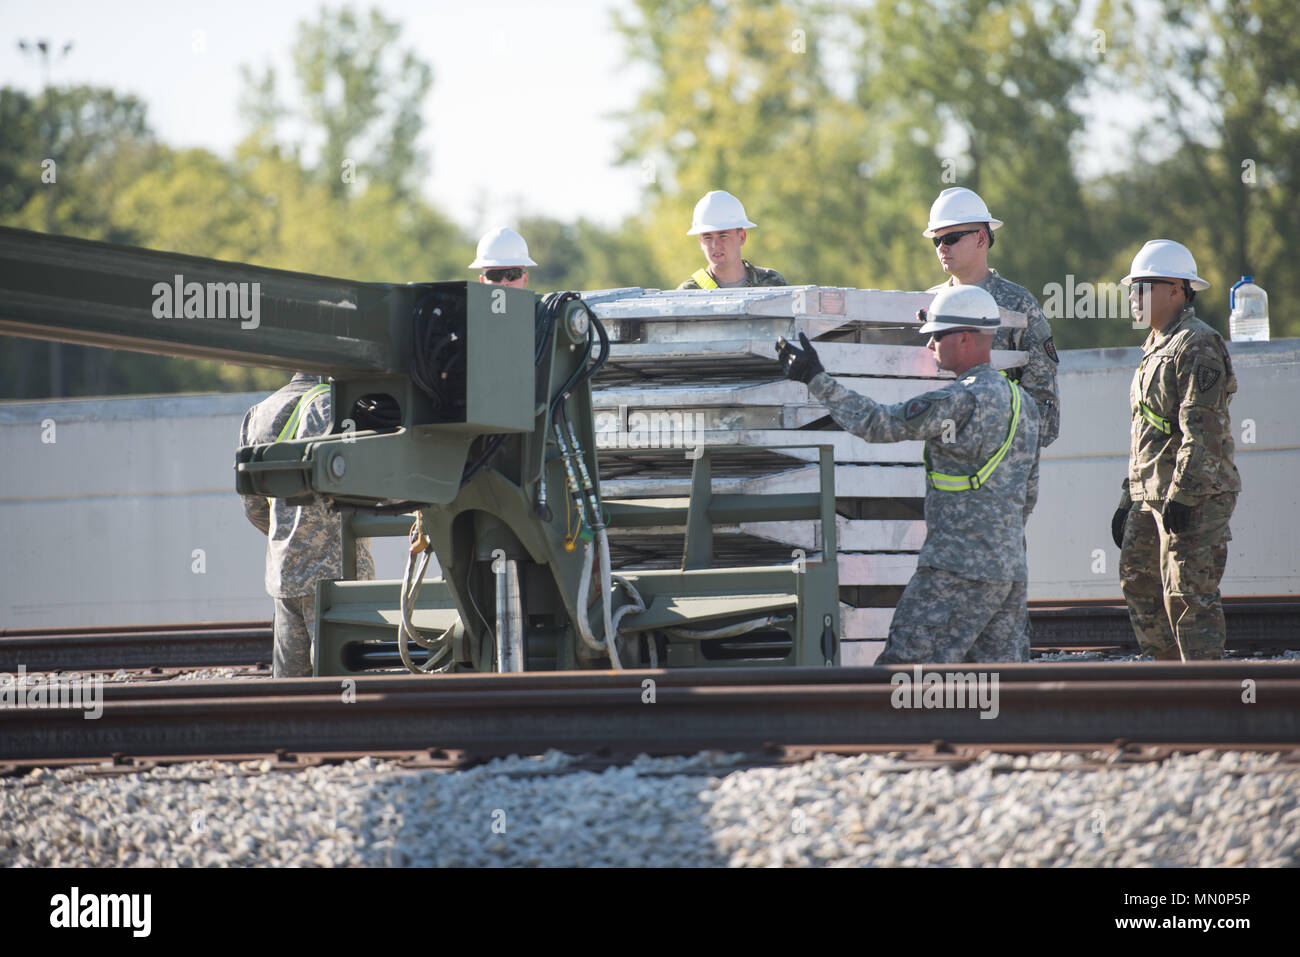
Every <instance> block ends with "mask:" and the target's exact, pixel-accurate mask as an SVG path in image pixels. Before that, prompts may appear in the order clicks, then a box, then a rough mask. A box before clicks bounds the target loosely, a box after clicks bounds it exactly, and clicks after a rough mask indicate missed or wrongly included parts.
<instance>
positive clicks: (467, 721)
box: [0, 661, 1300, 766]
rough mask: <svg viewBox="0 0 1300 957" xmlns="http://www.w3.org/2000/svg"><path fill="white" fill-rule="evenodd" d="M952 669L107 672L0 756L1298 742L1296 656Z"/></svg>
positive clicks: (22, 717) (24, 719)
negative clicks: (351, 675) (85, 696)
mask: <svg viewBox="0 0 1300 957" xmlns="http://www.w3.org/2000/svg"><path fill="white" fill-rule="evenodd" d="M956 667H957V666H951V668H950V669H944V668H942V667H939V666H935V667H928V668H925V669H916V668H909V667H906V666H894V667H890V668H833V669H810V668H801V669H796V668H744V669H739V668H737V669H718V670H716V671H715V670H698V669H696V670H681V671H625V672H609V671H601V672H578V673H574V672H563V673H559V672H552V673H543V674H516V675H462V676H453V677H436V678H431V677H413V676H396V677H388V676H375V677H362V678H357V679H336V678H299V679H288V680H267V681H257V682H252V681H220V682H207V683H198V682H173V683H153V684H104V685H103V687H102V700H101V702H100V704H101V705H102V713H101V714H100V715H99V717H97V718H93V719H88V717H87V713H86V712H83V711H81V710H73V709H54V708H48V707H8V708H0V765H10V766H20V765H22V766H29V765H33V764H51V763H85V762H104V761H109V762H115V763H116V764H118V765H123V764H127V763H135V762H141V761H145V762H147V761H157V760H170V761H176V760H182V759H193V758H199V757H205V756H207V757H212V756H221V757H223V758H230V757H240V756H247V757H263V756H265V755H267V754H279V755H280V756H281V757H282V758H283V759H284V760H285V761H290V760H292V759H293V758H294V756H297V755H299V754H315V755H347V756H354V755H357V754H386V753H404V754H408V755H410V754H415V753H421V752H422V753H424V754H426V755H429V756H430V758H431V759H435V758H436V756H437V755H439V754H447V753H454V752H464V753H467V754H469V755H473V756H475V757H476V758H482V757H491V756H495V755H506V754H537V753H542V752H544V751H547V750H550V749H559V750H562V751H567V752H571V753H588V752H601V751H607V752H608V751H618V752H627V753H634V754H635V753H642V752H644V753H648V754H656V755H657V754H688V753H695V752H698V751H701V750H721V751H727V752H733V751H734V752H758V751H762V750H763V749H765V748H771V747H778V748H781V747H784V748H794V747H801V748H805V749H817V748H825V749H829V750H836V749H843V748H846V747H847V748H876V749H880V750H893V749H902V748H915V747H917V746H927V745H928V746H930V747H931V748H932V749H936V750H938V749H939V747H941V748H951V747H961V748H966V749H971V748H997V747H1008V746H1016V747H1023V748H1031V749H1034V748H1036V749H1039V750H1055V749H1058V748H1061V747H1065V748H1076V749H1077V748H1090V747H1113V746H1115V745H1116V742H1120V743H1121V744H1123V745H1126V746H1152V747H1166V748H1178V749H1180V750H1199V749H1201V748H1205V747H1215V748H1229V747H1231V748H1241V747H1246V748H1256V749H1258V748H1264V749H1270V750H1278V749H1281V750H1294V749H1296V748H1300V662H1249V661H1246V662H1194V663H1190V664H1165V663H1155V662H1151V663H1138V664H1134V665H1132V666H1128V667H1124V668H1116V667H1115V666H1113V665H1108V664H1105V663H1086V662H1085V663H1071V664H1042V663H1030V664H1011V665H999V666H996V667H995V668H988V667H983V668H981V667H980V666H973V665H972V666H966V669H967V670H965V671H962V672H957V671H955V670H952V669H955V668H956ZM958 673H961V674H965V673H971V674H975V675H976V676H977V677H978V676H979V675H983V676H984V678H983V680H984V684H983V685H981V686H980V689H982V690H980V693H979V694H978V695H977V694H976V691H977V689H976V688H969V696H966V692H963V697H964V699H965V700H964V701H962V700H959V699H957V698H956V697H955V694H953V695H952V696H949V697H947V699H946V701H945V700H944V699H943V698H941V699H940V701H941V702H942V704H941V706H938V707H934V706H924V705H925V704H926V702H927V701H929V703H930V704H931V705H933V703H934V702H933V699H932V698H931V699H927V698H925V697H924V694H923V691H924V689H925V688H926V687H927V683H929V684H933V683H934V682H936V681H937V682H939V683H940V687H942V688H945V689H951V690H954V691H955V687H956V685H955V683H954V682H953V681H952V679H951V677H950V676H951V675H954V674H958ZM931 676H933V677H931ZM994 676H996V678H997V684H996V685H993V683H992V678H993V677H994ZM901 703H910V704H909V705H908V706H899V705H900V704H901ZM963 704H964V705H968V706H961V705H963ZM944 705H946V706H944ZM936 742H941V743H942V745H941V746H937V745H936Z"/></svg>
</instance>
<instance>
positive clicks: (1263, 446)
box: [1027, 339, 1300, 599]
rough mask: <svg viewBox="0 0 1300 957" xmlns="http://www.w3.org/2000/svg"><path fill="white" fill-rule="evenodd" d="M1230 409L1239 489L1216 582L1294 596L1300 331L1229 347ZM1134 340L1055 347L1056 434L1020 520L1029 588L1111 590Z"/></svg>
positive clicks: (1298, 564)
mask: <svg viewBox="0 0 1300 957" xmlns="http://www.w3.org/2000/svg"><path fill="white" fill-rule="evenodd" d="M1229 348H1230V353H1231V355H1232V363H1233V369H1234V371H1235V372H1236V374H1237V394H1236V396H1234V397H1233V400H1232V404H1231V406H1230V407H1229V411H1230V413H1231V416H1232V427H1233V431H1234V439H1235V440H1236V444H1237V451H1236V463H1237V468H1238V470H1239V471H1240V472H1241V483H1242V492H1241V496H1240V498H1239V499H1238V501H1237V509H1236V512H1235V513H1234V515H1233V519H1232V525H1231V528H1232V536H1233V539H1232V542H1231V543H1230V544H1229V546H1228V549H1229V551H1228V567H1227V571H1226V573H1225V575H1224V579H1223V584H1222V586H1221V590H1222V591H1223V593H1224V594H1225V595H1293V594H1298V593H1300V546H1298V545H1297V541H1296V539H1297V536H1298V535H1300V340H1296V339H1282V340H1278V341H1276V342H1245V343H1242V342H1238V343H1232V344H1230V347H1229ZM1141 357H1142V351H1141V349H1081V350H1071V351H1068V352H1063V353H1062V354H1061V373H1060V385H1061V437H1060V438H1059V439H1057V441H1056V442H1055V443H1054V444H1053V445H1052V446H1051V447H1050V448H1048V449H1047V450H1046V451H1045V452H1044V454H1043V458H1042V463H1041V466H1040V469H1041V476H1040V484H1041V491H1040V495H1039V499H1038V507H1037V509H1036V510H1035V511H1034V514H1033V517H1032V518H1031V519H1030V521H1029V527H1028V529H1027V536H1028V544H1029V574H1030V583H1029V597H1030V598H1031V599H1033V598H1109V597H1114V598H1118V597H1120V589H1119V578H1118V573H1117V565H1118V562H1119V549H1117V548H1116V547H1115V544H1114V542H1112V541H1111V537H1110V519H1111V516H1112V515H1113V514H1114V512H1115V506H1116V505H1117V504H1118V503H1119V497H1120V482H1121V481H1122V480H1123V478H1124V476H1125V474H1127V465H1128V446H1129V423H1130V416H1129V406H1128V394H1129V385H1130V383H1131V382H1132V380H1133V371H1134V370H1135V369H1136V368H1137V364H1138V361H1139V360H1140V359H1141Z"/></svg>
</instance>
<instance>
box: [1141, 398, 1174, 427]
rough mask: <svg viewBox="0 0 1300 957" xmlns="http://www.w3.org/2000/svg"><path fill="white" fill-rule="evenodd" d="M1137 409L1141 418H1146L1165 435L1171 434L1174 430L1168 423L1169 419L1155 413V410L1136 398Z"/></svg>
mask: <svg viewBox="0 0 1300 957" xmlns="http://www.w3.org/2000/svg"><path fill="white" fill-rule="evenodd" d="M1138 411H1139V412H1141V413H1142V418H1144V419H1146V420H1147V421H1148V422H1150V423H1151V424H1152V425H1154V426H1155V427H1156V428H1157V429H1159V430H1160V431H1161V432H1163V433H1164V434H1165V435H1172V434H1173V432H1174V430H1173V428H1172V427H1171V426H1170V425H1169V420H1168V419H1164V418H1161V417H1160V416H1158V415H1156V413H1155V410H1154V409H1152V408H1151V406H1149V405H1147V404H1146V403H1145V402H1143V401H1142V400H1141V399H1139V400H1138Z"/></svg>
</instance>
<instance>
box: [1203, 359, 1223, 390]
mask: <svg viewBox="0 0 1300 957" xmlns="http://www.w3.org/2000/svg"><path fill="white" fill-rule="evenodd" d="M1222 374H1223V372H1222V370H1221V369H1216V368H1214V366H1209V365H1205V364H1203V363H1202V364H1198V365H1197V366H1196V388H1197V389H1199V390H1200V391H1201V392H1209V391H1210V390H1211V389H1213V388H1214V384H1215V383H1216V382H1218V381H1219V376H1220V375H1222Z"/></svg>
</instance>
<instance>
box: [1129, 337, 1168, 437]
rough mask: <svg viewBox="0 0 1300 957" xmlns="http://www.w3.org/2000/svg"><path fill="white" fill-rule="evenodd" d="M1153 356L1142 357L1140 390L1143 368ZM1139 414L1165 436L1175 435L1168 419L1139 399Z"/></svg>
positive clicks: (1139, 366) (1139, 380) (1140, 363)
mask: <svg viewBox="0 0 1300 957" xmlns="http://www.w3.org/2000/svg"><path fill="white" fill-rule="evenodd" d="M1154 354H1155V353H1152V354H1151V355H1154ZM1151 355H1145V356H1143V357H1142V361H1141V362H1139V363H1138V372H1137V374H1138V387H1139V388H1141V384H1142V367H1143V366H1144V365H1146V364H1147V360H1148V359H1150V358H1151ZM1138 412H1140V413H1141V414H1142V418H1144V419H1146V420H1147V422H1149V423H1150V424H1151V425H1154V426H1155V427H1156V428H1157V429H1159V430H1160V431H1161V432H1163V433H1164V434H1165V435H1172V434H1173V431H1174V430H1173V428H1172V427H1171V426H1170V425H1169V420H1168V419H1166V418H1164V417H1162V416H1159V415H1156V410H1155V409H1153V408H1151V406H1149V405H1147V404H1146V403H1145V402H1143V401H1142V400H1141V399H1138Z"/></svg>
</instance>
